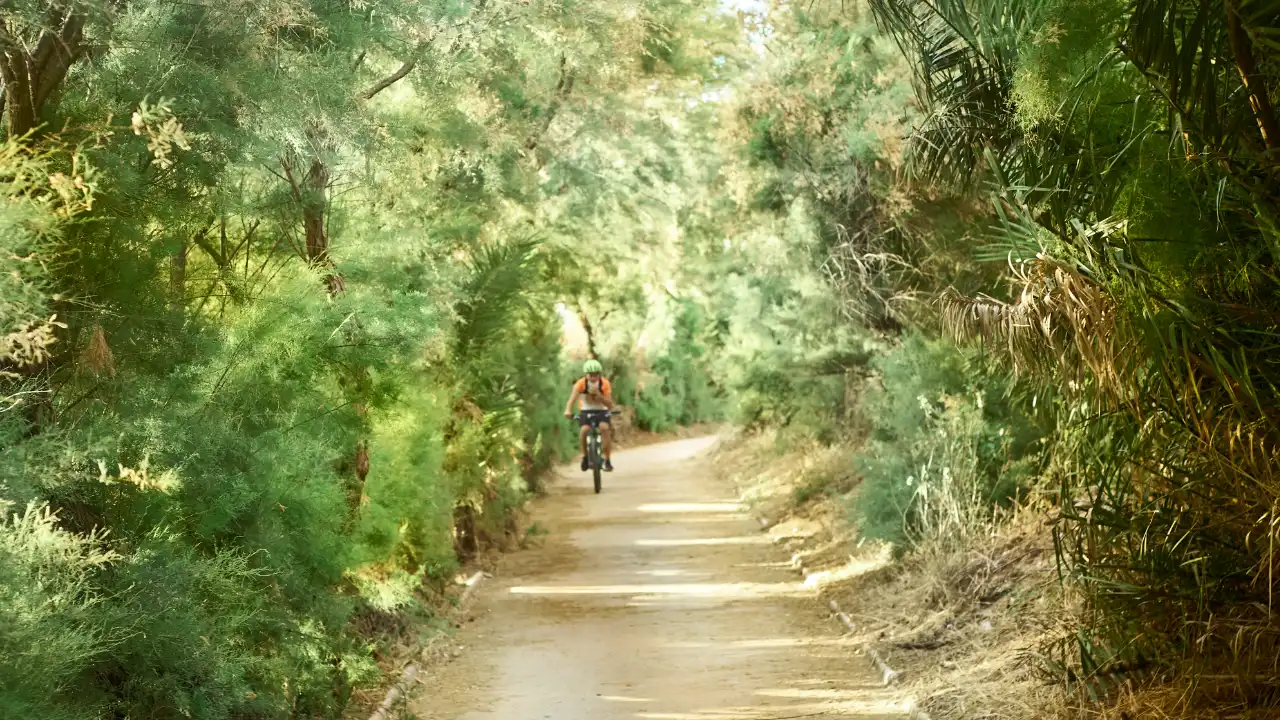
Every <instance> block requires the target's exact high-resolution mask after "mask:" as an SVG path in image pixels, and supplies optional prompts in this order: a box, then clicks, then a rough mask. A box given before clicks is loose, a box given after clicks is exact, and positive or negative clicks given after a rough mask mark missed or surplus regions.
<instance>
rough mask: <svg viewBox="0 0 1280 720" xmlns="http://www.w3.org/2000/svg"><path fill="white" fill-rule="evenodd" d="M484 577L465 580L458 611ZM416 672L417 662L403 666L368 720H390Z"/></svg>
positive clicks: (421, 653)
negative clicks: (398, 677)
mask: <svg viewBox="0 0 1280 720" xmlns="http://www.w3.org/2000/svg"><path fill="white" fill-rule="evenodd" d="M484 577H485V574H484V573H483V572H477V573H475V574H474V575H472V576H471V577H469V578H467V581H466V582H465V583H463V585H466V589H465V590H463V591H462V595H461V596H460V597H459V598H458V608H459V609H461V608H462V607H464V606H465V605H466V604H467V600H468V599H469V598H470V597H471V594H472V593H473V592H474V591H475V589H476V588H477V587H478V586H479V585H480V581H481V580H482V579H484ZM438 637H439V635H437V636H435V637H433V638H432V641H434V640H435V639H436V638H438ZM432 641H428V642H427V643H426V644H425V645H424V646H423V647H422V648H421V649H419V650H418V651H417V652H416V653H415V655H416V656H417V657H418V658H422V657H423V656H424V655H426V651H427V650H428V649H429V648H430V647H431V644H432ZM418 670H419V667H418V662H417V661H413V662H410V663H409V664H408V665H406V666H405V668H404V670H403V671H402V672H401V673H400V679H399V680H397V681H396V684H395V685H392V686H391V689H389V690H387V696H386V697H384V698H383V699H382V703H381V704H379V705H378V709H377V710H374V711H373V714H372V715H370V716H369V720H390V718H391V711H392V710H394V709H395V707H396V705H398V704H400V702H401V701H403V700H404V699H405V698H406V697H407V695H408V692H409V688H411V687H413V683H414V681H415V680H417V678H418Z"/></svg>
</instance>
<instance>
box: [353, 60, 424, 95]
mask: <svg viewBox="0 0 1280 720" xmlns="http://www.w3.org/2000/svg"><path fill="white" fill-rule="evenodd" d="M417 66H418V51H417V50H416V49H415V50H414V51H413V56H412V57H410V58H409V59H408V60H405V61H404V64H403V65H401V66H400V69H399V70H396V71H395V72H393V73H391V74H390V75H388V76H387V77H385V78H383V79H381V80H379V81H378V82H377V83H374V85H373V87H371V88H369V89H368V90H365V91H364V92H363V93H361V94H360V97H362V98H364V99H365V100H370V99H372V98H373V96H374V95H377V94H378V93H380V92H382V91H383V90H386V89H387V88H389V87H391V86H392V85H395V84H396V83H398V82H400V81H401V80H403V79H404V77H405V76H406V75H408V74H409V73H411V72H413V69H414V68H415V67H417Z"/></svg>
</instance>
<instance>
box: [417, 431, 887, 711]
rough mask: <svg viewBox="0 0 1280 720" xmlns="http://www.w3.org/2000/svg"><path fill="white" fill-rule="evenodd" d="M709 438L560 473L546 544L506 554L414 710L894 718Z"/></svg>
mask: <svg viewBox="0 0 1280 720" xmlns="http://www.w3.org/2000/svg"><path fill="white" fill-rule="evenodd" d="M711 444H712V440H710V439H700V440H683V441H679V442H673V443H666V444H662V445H654V446H650V447H645V448H639V449H636V450H631V451H627V452H623V453H619V454H618V455H617V457H616V458H615V462H616V464H617V466H618V468H619V470H618V471H617V472H615V473H613V474H612V475H607V476H606V477H605V485H604V492H603V493H602V494H601V495H599V496H597V495H595V494H593V493H592V491H591V482H590V477H589V476H588V475H585V474H579V473H577V472H576V469H575V471H574V472H569V471H565V472H563V473H562V478H561V479H560V480H559V481H558V482H556V483H555V484H554V486H553V488H552V490H551V495H550V497H549V498H547V499H546V500H544V501H542V502H541V503H539V506H538V509H537V512H536V518H535V519H536V521H537V524H538V526H540V527H542V528H545V529H546V530H547V531H548V534H547V535H545V536H542V538H541V541H540V543H539V546H538V547H532V548H530V549H528V550H524V551H521V552H518V553H515V554H513V555H510V556H508V557H507V558H505V559H504V561H503V563H502V565H501V568H500V569H499V572H498V576H497V577H495V578H494V579H493V580H490V581H488V584H486V585H485V586H484V587H483V589H482V590H481V591H480V593H479V596H478V598H477V600H476V602H477V606H476V612H477V613H478V614H479V617H478V619H477V620H476V621H475V622H474V623H471V624H470V625H468V626H467V627H466V628H465V629H464V630H462V631H461V633H460V635H459V638H458V640H459V642H460V643H461V644H462V645H463V646H464V648H465V649H464V650H463V651H462V654H461V655H460V657H459V658H458V659H457V660H456V661H455V662H453V663H451V664H448V665H445V666H442V667H440V668H438V669H437V670H436V671H435V672H434V673H431V674H428V676H427V677H425V678H424V684H423V686H422V689H421V690H420V692H419V694H418V697H417V698H416V699H415V700H414V701H413V703H412V704H411V708H410V710H411V712H412V714H413V717H416V718H419V719H420V720H428V719H431V720H481V719H482V718H491V719H493V720H543V719H544V718H546V719H550V720H621V719H622V718H628V719H630V718H651V719H654V720H736V719H742V720H747V719H752V720H783V719H784V718H809V717H813V718H862V719H863V720H873V719H878V718H901V717H903V714H902V713H901V712H900V711H899V710H898V707H897V706H895V705H894V703H893V700H892V694H891V693H890V692H889V691H886V690H883V689H881V688H880V687H879V686H878V685H877V683H876V678H875V677H874V676H873V674H872V673H871V672H870V670H869V668H868V666H867V662H866V660H865V658H862V657H859V656H857V655H855V653H854V650H853V648H851V647H848V646H847V644H845V643H844V642H843V641H841V639H840V638H839V636H838V635H837V634H836V632H835V629H834V627H833V626H832V625H831V624H830V623H829V622H827V621H826V620H825V618H824V617H823V615H822V613H821V611H820V610H819V606H818V604H817V603H816V601H815V599H814V598H813V597H812V596H811V595H810V594H809V593H808V592H807V591H806V590H805V589H804V588H802V587H801V586H800V584H799V583H798V582H797V581H796V575H795V574H794V572H792V571H791V570H789V569H788V568H787V566H786V564H785V563H783V562H781V561H782V560H784V558H783V557H781V555H780V551H779V550H778V549H777V548H775V547H773V546H772V545H771V544H770V543H769V542H768V539H767V538H766V536H764V535H763V534H762V533H761V532H760V531H759V527H758V525H756V523H755V522H754V521H752V519H751V518H750V517H749V516H748V515H746V514H744V513H743V512H742V509H741V508H740V507H739V506H738V504H737V502H736V499H735V498H734V497H733V493H732V492H731V491H730V489H729V488H726V487H724V486H723V485H722V484H721V483H720V482H719V481H717V480H715V479H712V478H711V474H712V473H711V472H710V471H709V469H708V465H707V460H706V458H705V457H699V455H705V451H706V450H708V449H709V447H710V445H711Z"/></svg>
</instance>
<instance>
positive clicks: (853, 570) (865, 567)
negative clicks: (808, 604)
mask: <svg viewBox="0 0 1280 720" xmlns="http://www.w3.org/2000/svg"><path fill="white" fill-rule="evenodd" d="M890 560H892V550H891V549H890V548H889V547H888V546H887V545H886V546H884V547H881V548H880V549H879V550H878V551H877V552H873V553H868V554H867V555H864V556H863V557H860V558H855V557H853V556H852V555H850V556H849V561H848V562H846V563H845V564H844V565H841V566H840V567H836V568H831V569H829V570H819V571H817V572H813V573H809V574H808V575H807V576H805V579H804V586H805V587H809V588H820V587H824V586H826V585H830V584H831V583H837V582H841V581H843V580H848V579H849V578H853V577H857V576H859V575H864V574H866V573H869V572H871V571H873V570H878V569H880V568H882V567H884V566H886V565H888V564H889V562H890Z"/></svg>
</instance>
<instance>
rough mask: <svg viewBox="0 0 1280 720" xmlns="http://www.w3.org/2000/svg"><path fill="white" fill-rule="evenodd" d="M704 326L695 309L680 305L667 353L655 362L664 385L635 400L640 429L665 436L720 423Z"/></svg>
mask: <svg viewBox="0 0 1280 720" xmlns="http://www.w3.org/2000/svg"><path fill="white" fill-rule="evenodd" d="M705 324H706V323H705V321H704V319H703V317H702V313H701V312H700V311H699V310H698V308H697V306H696V305H694V304H692V303H689V302H684V303H681V304H680V305H679V310H678V311H677V314H676V317H675V327H674V328H673V336H672V338H671V339H670V341H669V342H668V344H667V352H666V353H664V354H663V355H661V356H660V357H658V358H657V359H656V360H654V362H653V371H654V372H655V373H656V374H658V375H659V376H661V378H662V382H661V384H660V385H658V386H656V387H655V386H653V385H649V386H646V387H645V388H644V389H642V390H640V391H639V393H638V394H637V397H636V421H637V422H638V423H639V424H640V426H641V427H644V428H646V429H649V430H652V431H654V432H663V431H665V430H668V429H670V428H672V427H674V426H677V425H692V424H695V423H700V422H707V421H711V420H716V419H719V417H720V412H721V410H720V405H721V401H720V397H719V393H718V391H717V389H716V388H715V387H714V386H713V385H712V382H713V381H712V378H711V376H710V371H709V366H708V360H709V358H708V352H709V350H710V348H708V347H707V346H706V345H705V344H704V343H705V342H706V340H705V339H704V338H703V334H704V332H705Z"/></svg>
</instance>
